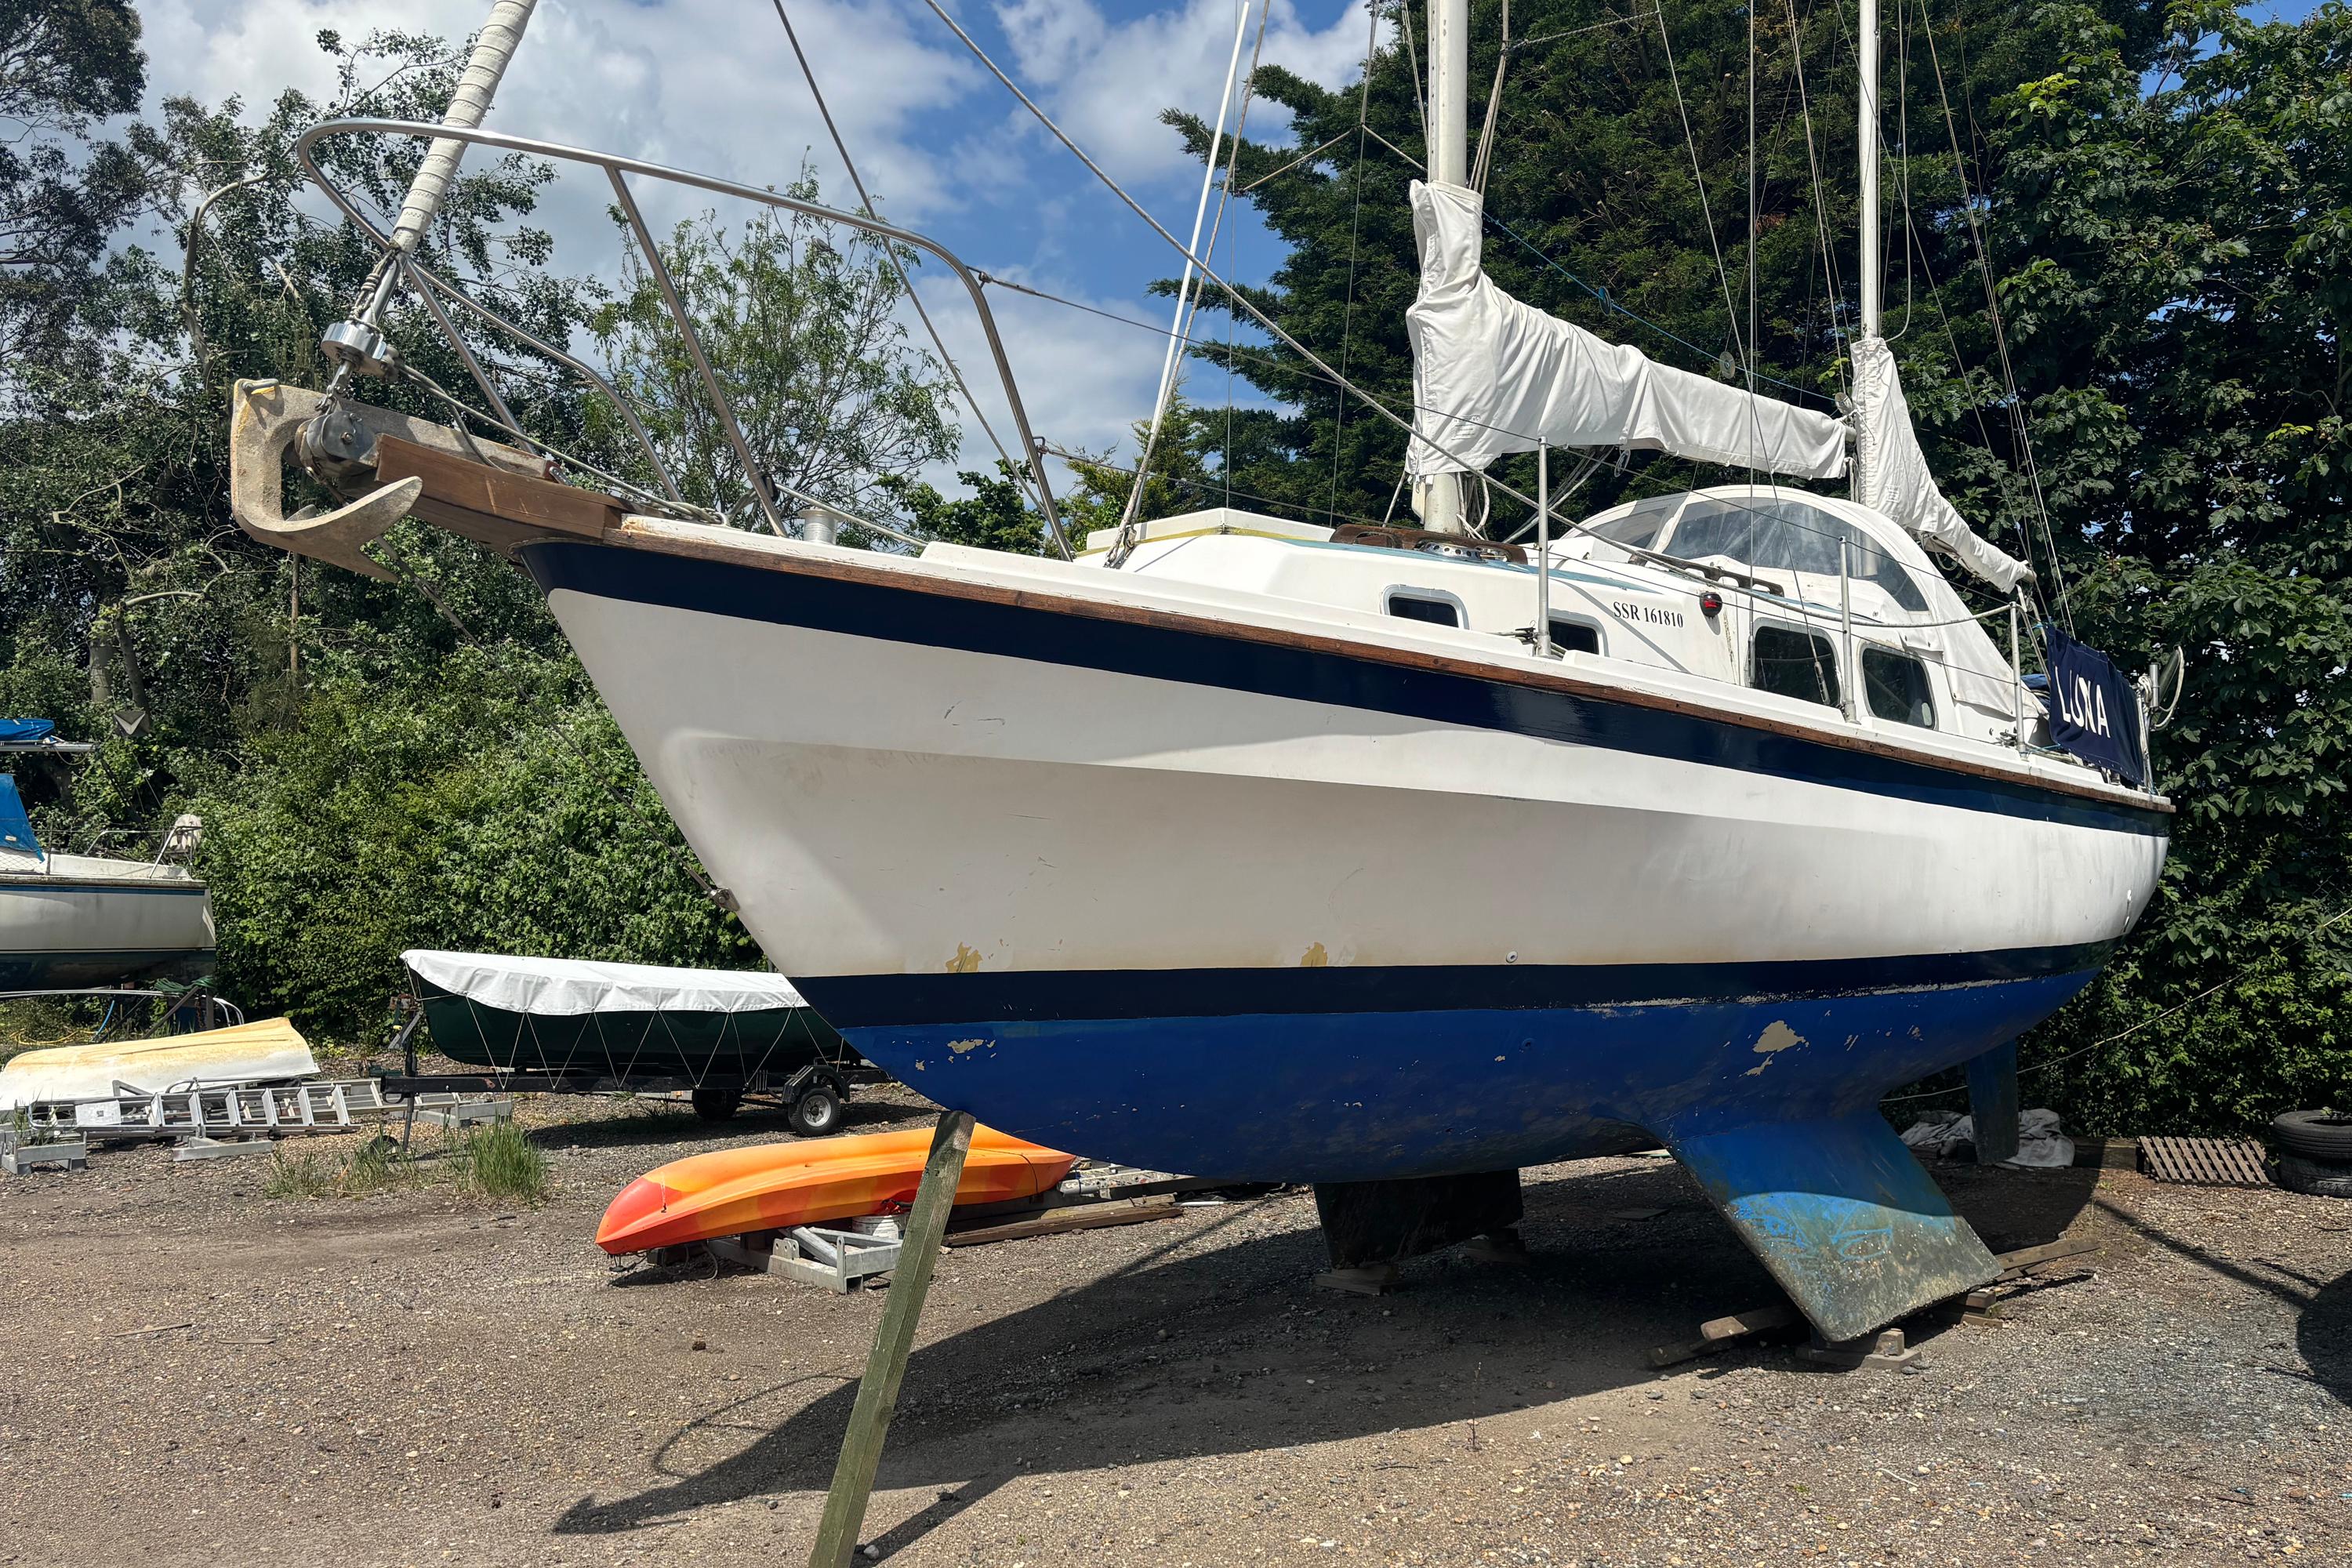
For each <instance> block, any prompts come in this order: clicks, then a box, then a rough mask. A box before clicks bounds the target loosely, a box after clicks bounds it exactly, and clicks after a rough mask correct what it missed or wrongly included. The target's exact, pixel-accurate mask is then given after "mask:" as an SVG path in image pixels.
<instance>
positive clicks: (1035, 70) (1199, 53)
mask: <svg viewBox="0 0 2352 1568" xmlns="http://www.w3.org/2000/svg"><path fill="white" fill-rule="evenodd" d="M1272 4H1273V8H1274V9H1273V16H1272V18H1271V19H1270V20H1269V21H1268V23H1267V24H1266V28H1265V52H1264V57H1263V58H1264V59H1265V63H1266V64H1269V65H1281V66H1286V67H1287V68H1289V69H1291V70H1292V71H1294V72H1296V73H1297V74H1298V75H1299V76H1302V77H1305V78H1306V79H1308V80H1309V81H1314V82H1319V83H1321V84H1322V85H1324V86H1326V87H1337V86H1338V85H1339V84H1340V83H1341V82H1342V81H1345V80H1347V79H1349V78H1350V76H1351V75H1352V74H1353V73H1354V72H1355V71H1357V70H1359V69H1360V68H1361V67H1362V64H1363V56H1364V44H1365V41H1366V37H1367V33H1366V27H1367V21H1366V17H1365V13H1364V7H1363V5H1362V4H1361V0H1351V3H1350V4H1349V5H1348V6H1347V8H1346V9H1345V10H1344V11H1342V12H1341V13H1340V14H1339V16H1338V17H1337V18H1336V19H1334V20H1333V21H1332V22H1331V23H1330V24H1329V25H1328V26H1324V27H1322V28H1319V29H1318V28H1316V27H1314V26H1310V25H1309V24H1307V23H1306V22H1305V21H1303V20H1302V19H1301V18H1300V16H1299V15H1298V12H1297V6H1296V5H1294V4H1293V3H1292V0H1272ZM996 15H997V19H998V21H999V22H1000V23H1001V24H1002V25H1003V28H1004V31H1005V36H1006V37H1008V38H1010V39H1011V40H1012V43H1013V62H1009V63H1008V68H1013V66H1016V65H1017V72H1016V75H1017V77H1018V78H1019V79H1021V80H1022V84H1023V86H1024V88H1027V89H1029V90H1030V92H1031V93H1032V95H1033V96H1035V97H1038V98H1039V99H1040V101H1041V102H1042V103H1043V104H1044V106H1045V109H1046V111H1047V112H1048V113H1051V114H1052V115H1053V116H1054V118H1055V120H1056V121H1058V122H1059V123H1060V124H1061V126H1062V129H1063V130H1065V131H1066V132H1069V134H1070V135H1071V137H1072V138H1073V139H1074V140H1076V142H1077V143H1078V145H1079V146H1081V147H1083V148H1085V149H1086V151H1087V154H1088V155H1089V156H1091V157H1092V158H1094V160H1095V161H1096V162H1097V163H1100V164H1101V165H1102V166H1103V167H1104V168H1105V169H1107V170H1108V171H1109V172H1110V174H1112V175H1113V176H1114V177H1116V178H1118V179H1120V180H1122V181H1125V180H1130V179H1146V178H1152V177H1156V176H1157V177H1164V176H1168V175H1172V174H1179V173H1181V172H1185V171H1197V169H1198V168H1199V165H1198V164H1197V163H1192V161H1191V160H1190V159H1188V158H1186V157H1185V156H1184V153H1183V149H1182V147H1181V145H1179V143H1178V142H1177V139H1176V134H1175V132H1172V131H1171V130H1170V129H1169V128H1168V127H1167V126H1165V125H1162V124H1161V123H1160V110H1163V109H1170V108H1175V109H1182V110H1189V111H1191V112H1192V113H1194V114H1198V115H1199V116H1201V117H1202V119H1203V120H1206V121H1211V122H1212V123H1213V122H1214V121H1215V118H1216V113H1217V103H1218V100H1219V99H1221V98H1222V97H1223V93H1224V86H1225V74H1226V70H1227V68H1228V67H1229V66H1230V64H1231V63H1232V60H1233V48H1234V28H1235V25H1236V22H1237V21H1238V22H1241V24H1242V26H1243V28H1244V32H1243V39H1242V68H1243V69H1244V71H1246V70H1247V68H1248V65H1249V59H1250V54H1251V50H1252V48H1253V47H1254V45H1255V32H1256V27H1257V19H1256V16H1255V6H1253V7H1252V15H1251V16H1248V17H1247V18H1246V19H1244V18H1242V17H1241V15H1240V13H1239V11H1238V10H1237V0H1184V3H1183V4H1182V5H1179V6H1176V7H1174V8H1171V9H1168V10H1162V11H1154V12H1150V13H1149V14H1147V15H1145V16H1139V17H1136V18H1135V19H1133V20H1131V21H1125V22H1117V23H1114V22H1112V21H1110V20H1108V18H1107V17H1105V16H1104V15H1103V13H1102V11H1101V10H1100V8H1099V7H1097V5H1096V4H1095V0H1011V3H1010V4H1007V5H999V6H998V7H997V12H996ZM1287 123H1288V115H1287V113H1286V111H1285V110H1282V109H1281V108H1280V107H1279V106H1278V105H1276V104H1273V103H1269V102H1266V101H1265V100H1262V99H1261V100H1256V101H1255V102H1254V103H1253V104H1252V105H1251V107H1250V121H1249V128H1248V129H1249V132H1250V134H1251V135H1252V136H1254V137H1256V138H1261V139H1264V138H1268V137H1273V136H1277V135H1278V134H1279V132H1281V130H1282V129H1283V128H1284V127H1285V126H1286V124H1287Z"/></svg>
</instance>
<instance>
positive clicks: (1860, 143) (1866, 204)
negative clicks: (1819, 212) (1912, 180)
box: [1854, 0, 1880, 338]
mask: <svg viewBox="0 0 2352 1568" xmlns="http://www.w3.org/2000/svg"><path fill="white" fill-rule="evenodd" d="M1857 37H1858V38H1859V41H1860V47H1861V50H1862V59H1861V62H1860V63H1861V67H1862V90H1861V91H1860V92H1858V93H1857V94H1855V101H1856V105H1857V113H1858V114H1859V116H1860V124H1859V126H1858V128H1857V131H1858V133H1857V135H1856V138H1855V143H1854V152H1855V155H1856V156H1857V157H1859V158H1860V159H1861V161H1862V258H1861V261H1862V335H1863V336H1864V337H1865V338H1874V337H1877V336H1878V335H1879V331H1878V329H1879V325H1880V322H1879V304H1878V286H1879V276H1878V264H1879V239H1878V161H1879V160H1878V0H1862V24H1861V27H1860V29H1859V32H1858V34H1857Z"/></svg>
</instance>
